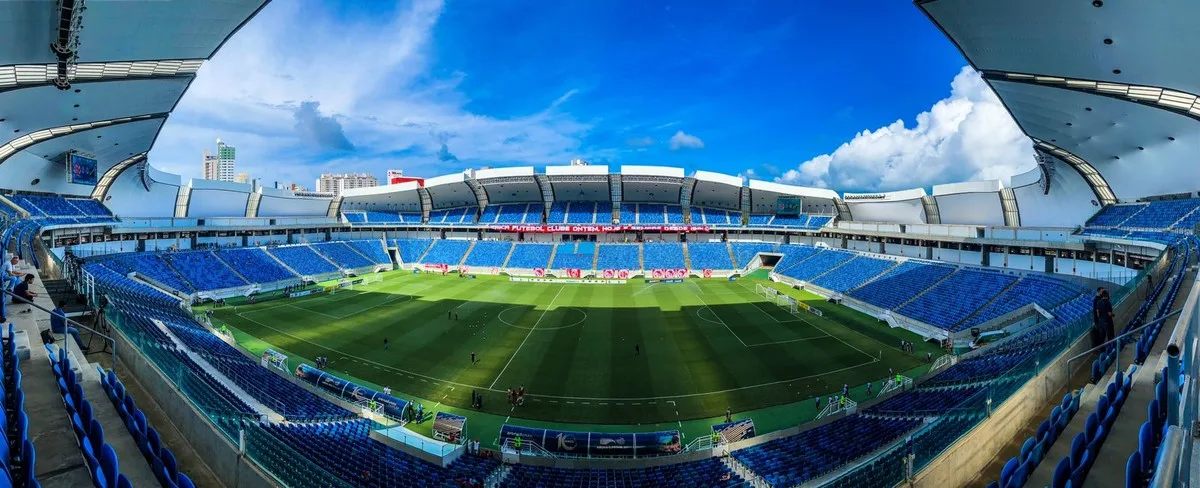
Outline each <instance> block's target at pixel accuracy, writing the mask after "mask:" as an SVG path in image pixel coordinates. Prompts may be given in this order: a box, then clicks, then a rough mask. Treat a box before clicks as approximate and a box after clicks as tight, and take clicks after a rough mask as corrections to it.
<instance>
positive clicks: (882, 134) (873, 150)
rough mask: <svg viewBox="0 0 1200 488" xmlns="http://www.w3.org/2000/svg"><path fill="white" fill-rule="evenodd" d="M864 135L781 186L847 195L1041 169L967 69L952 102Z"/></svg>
mask: <svg viewBox="0 0 1200 488" xmlns="http://www.w3.org/2000/svg"><path fill="white" fill-rule="evenodd" d="M916 120H917V124H916V126H915V127H906V126H905V123H904V121H903V120H897V121H895V122H893V123H891V124H890V125H887V126H885V127H880V128H878V129H875V130H873V131H872V130H864V131H862V132H860V133H858V134H857V135H855V137H854V139H852V140H850V141H849V142H846V143H844V144H842V145H841V146H840V147H838V148H837V149H836V150H835V151H833V153H832V154H822V155H820V156H817V157H814V158H812V159H809V160H808V161H805V162H803V163H800V165H799V166H797V167H796V168H793V169H789V170H788V171H786V172H784V173H783V174H782V175H780V176H779V177H778V178H776V181H780V182H784V183H792V184H797V185H806V186H818V187H829V188H836V189H840V190H865V191H888V190H898V189H907V188H916V187H924V186H929V185H933V184H939V183H951V182H960V181H972V180H994V179H1000V180H1007V179H1008V178H1009V177H1010V176H1012V175H1014V174H1019V173H1022V172H1025V171H1028V170H1029V169H1032V168H1033V167H1034V166H1035V164H1036V163H1035V162H1034V156H1033V147H1032V143H1031V142H1030V141H1029V138H1028V137H1026V136H1025V134H1024V133H1022V132H1021V130H1020V128H1018V127H1017V125H1016V123H1015V122H1013V120H1012V117H1010V116H1009V114H1008V112H1007V111H1006V110H1005V109H1004V106H1003V105H1001V103H1000V100H999V99H998V98H997V97H996V95H995V93H993V92H992V90H991V88H989V87H988V85H987V84H986V83H985V82H984V81H983V79H982V78H981V77H980V76H979V73H977V72H976V71H975V70H973V69H971V68H970V67H969V66H968V67H964V68H963V69H962V71H961V72H959V73H958V75H957V76H955V77H954V81H952V82H951V83H950V96H949V97H946V98H944V99H942V100H940V101H938V102H937V103H936V104H934V105H933V107H932V108H930V109H929V110H928V111H926V112H922V113H921V114H919V115H917V117H916Z"/></svg>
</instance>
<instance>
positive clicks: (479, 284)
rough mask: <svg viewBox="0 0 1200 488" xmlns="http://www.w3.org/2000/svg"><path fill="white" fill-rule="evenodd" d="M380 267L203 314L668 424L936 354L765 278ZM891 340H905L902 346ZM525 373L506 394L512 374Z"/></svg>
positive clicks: (402, 378)
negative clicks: (615, 280)
mask: <svg viewBox="0 0 1200 488" xmlns="http://www.w3.org/2000/svg"><path fill="white" fill-rule="evenodd" d="M380 276H382V280H381V281H377V282H373V283H372V282H363V283H357V284H354V285H353V286H348V287H344V288H337V289H336V292H335V293H332V294H330V293H327V292H326V293H317V294H313V295H308V296H303V297H298V298H280V299H275V300H267V301H261V300H260V301H257V302H256V303H246V302H240V303H239V302H237V301H233V300H231V301H229V302H228V303H227V304H226V305H224V306H221V307H217V308H213V309H212V310H213V320H212V322H213V325H214V326H215V327H218V328H219V327H221V326H222V325H224V326H227V327H229V328H231V329H233V332H234V336H235V338H236V339H237V340H238V341H239V342H240V343H241V344H242V345H243V346H245V347H246V348H247V349H250V350H251V351H253V352H255V353H259V354H261V353H262V351H264V350H265V349H266V348H271V349H274V350H275V351H279V352H281V353H283V354H287V355H288V356H289V358H290V359H289V360H290V362H291V367H292V368H294V367H295V366H296V365H297V364H299V362H309V363H311V362H312V360H313V359H314V358H316V357H319V356H323V357H326V358H328V366H327V367H326V370H327V371H330V372H331V373H333V374H337V375H339V376H343V377H346V378H348V379H355V380H359V381H362V382H364V383H366V384H374V385H378V386H379V387H380V388H382V387H384V386H387V387H390V388H391V389H392V391H393V394H394V395H395V396H398V397H400V398H402V399H406V400H416V401H418V402H419V403H422V404H424V405H425V406H426V407H427V408H429V407H436V408H435V409H436V410H447V409H456V410H451V411H455V412H458V413H460V414H464V415H470V414H471V412H476V413H478V412H485V413H491V414H496V415H499V416H501V418H502V419H504V420H507V419H508V418H509V417H511V418H512V419H527V420H533V421H538V420H541V421H548V422H574V423H586V424H597V425H607V424H643V425H645V424H653V423H665V422H670V423H671V424H672V425H674V424H675V423H676V422H680V421H686V420H689V419H703V418H711V417H721V418H723V416H724V414H725V411H726V409H731V410H733V411H734V412H738V413H751V412H750V411H752V410H756V409H762V408H765V407H772V406H776V405H784V404H793V403H796V402H801V401H806V400H807V402H805V403H804V404H803V405H805V406H806V408H810V409H811V407H810V405H811V404H813V402H812V400H811V399H812V398H813V397H816V396H818V395H820V396H828V395H832V394H835V393H838V394H840V393H841V390H842V386H843V385H850V386H851V387H855V391H858V392H861V391H862V385H864V384H865V383H867V382H873V383H874V386H875V391H876V392H878V389H879V387H880V386H881V385H882V382H883V380H884V379H885V377H887V376H888V372H889V370H892V371H895V372H906V373H907V374H912V375H916V374H920V372H923V371H924V369H927V368H928V363H927V361H926V357H927V353H931V354H932V355H933V357H935V358H936V357H937V356H938V355H939V353H938V350H937V348H936V347H935V346H933V345H930V344H924V343H922V341H921V340H920V338H919V337H918V336H916V335H914V334H911V333H909V332H907V331H904V330H901V329H890V328H889V327H888V326H887V324H886V323H884V322H879V321H877V320H876V319H875V318H874V317H871V316H868V315H865V314H861V313H858V312H856V311H854V310H851V309H849V308H845V307H840V306H835V305H833V304H830V303H827V302H824V301H823V300H822V299H821V298H820V297H818V296H816V295H813V294H811V293H808V292H805V291H801V290H794V289H791V288H789V287H787V286H786V285H784V284H780V283H773V282H770V281H767V280H757V279H742V280H737V281H729V280H723V279H722V280H717V279H710V280H684V281H683V282H678V283H669V282H658V283H647V282H646V280H631V281H629V282H628V283H625V284H582V283H565V282H515V281H510V280H509V278H508V277H503V276H479V277H477V278H467V277H459V276H458V275H454V274H452V275H449V276H442V275H440V274H412V273H410V272H404V271H397V272H390V273H386V274H382V275H380ZM810 308H811V309H813V310H809V309H810ZM385 339H386V346H385ZM901 340H907V341H910V342H913V343H915V344H916V349H915V350H914V351H913V352H911V353H906V352H902V351H901V350H900V347H899V346H900V341H901ZM472 353H474V355H475V362H474V363H472V361H471V356H472ZM916 370H920V371H916ZM522 386H523V387H524V388H525V392H526V394H525V397H524V401H523V403H522V404H521V405H519V406H515V407H514V406H513V405H510V404H509V401H508V396H507V392H508V389H509V388H512V389H514V390H515V389H518V388H520V387H522ZM473 393H475V394H479V395H482V397H483V406H482V408H478V409H476V408H472V405H471V398H472V394H473ZM807 420H811V418H794V416H793V418H787V419H783V424H784V425H787V424H790V425H795V424H797V423H801V422H804V421H807ZM514 421H515V420H514ZM523 424H524V425H530V424H529V423H528V422H525V423H523Z"/></svg>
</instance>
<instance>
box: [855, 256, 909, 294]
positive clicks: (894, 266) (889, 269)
mask: <svg viewBox="0 0 1200 488" xmlns="http://www.w3.org/2000/svg"><path fill="white" fill-rule="evenodd" d="M900 264H901V262H900V261H895V262H894V263H893V264H892V267H890V268H888V269H885V270H883V272H882V273H879V274H877V275H875V276H874V277H872V278H871V279H869V280H867V281H864V282H862V284H860V285H858V286H856V287H854V288H851V289H849V290H846V293H850V292H852V291H854V290H857V289H859V288H862V287H864V286H867V283H870V282H872V281H875V280H877V279H879V278H880V277H882V276H883V275H886V274H888V273H891V272H892V270H893V269H896V268H897V267H899V266H900Z"/></svg>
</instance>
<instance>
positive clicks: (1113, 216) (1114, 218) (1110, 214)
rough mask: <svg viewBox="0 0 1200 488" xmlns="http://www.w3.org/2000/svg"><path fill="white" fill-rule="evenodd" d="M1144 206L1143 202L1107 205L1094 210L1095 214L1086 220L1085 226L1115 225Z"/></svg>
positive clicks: (1127, 218)
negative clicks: (1096, 210) (1097, 210)
mask: <svg viewBox="0 0 1200 488" xmlns="http://www.w3.org/2000/svg"><path fill="white" fill-rule="evenodd" d="M1144 208H1146V204H1144V203H1138V204H1128V205H1109V206H1107V207H1104V208H1103V209H1101V210H1100V211H1099V212H1096V215H1093V216H1092V218H1091V219H1089V220H1088V222H1087V227H1117V226H1120V225H1121V223H1122V222H1125V221H1126V220H1129V217H1132V216H1133V214H1136V213H1138V212H1141V211H1142V209H1144Z"/></svg>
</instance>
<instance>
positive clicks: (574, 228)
mask: <svg viewBox="0 0 1200 488" xmlns="http://www.w3.org/2000/svg"><path fill="white" fill-rule="evenodd" d="M488 228H489V229H492V230H498V231H501V232H533V233H578V234H604V233H607V232H626V231H634V230H648V231H654V232H711V231H712V227H710V226H707V225H490V226H488Z"/></svg>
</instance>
